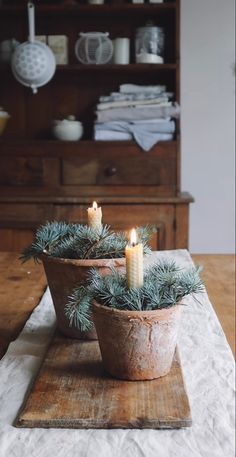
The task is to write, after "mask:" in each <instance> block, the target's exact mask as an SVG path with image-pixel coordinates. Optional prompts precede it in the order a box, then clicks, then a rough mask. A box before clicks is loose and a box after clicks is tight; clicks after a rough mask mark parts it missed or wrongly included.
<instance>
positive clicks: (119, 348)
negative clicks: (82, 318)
mask: <svg viewBox="0 0 236 457" xmlns="http://www.w3.org/2000/svg"><path fill="white" fill-rule="evenodd" d="M181 311H182V306H181V305H179V304H177V305H175V306H173V307H172V308H168V309H161V310H154V311H127V310H125V311H123V310H122V311H121V310H117V309H112V308H108V307H107V306H103V305H100V304H98V303H96V302H94V303H93V319H94V323H95V327H96V330H97V334H98V341H99V346H100V350H101V354H102V361H103V365H104V368H105V369H106V370H107V371H108V372H109V373H110V374H111V375H112V376H114V377H117V378H120V379H128V380H146V379H155V378H159V377H161V376H165V375H166V374H167V373H168V372H169V371H170V368H171V364H172V360H173V356H174V352H175V347H176V342H177V335H178V328H179V323H180V317H181Z"/></svg>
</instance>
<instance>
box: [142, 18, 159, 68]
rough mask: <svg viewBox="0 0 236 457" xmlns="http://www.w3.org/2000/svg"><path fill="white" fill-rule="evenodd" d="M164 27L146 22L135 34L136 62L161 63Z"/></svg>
mask: <svg viewBox="0 0 236 457" xmlns="http://www.w3.org/2000/svg"><path fill="white" fill-rule="evenodd" d="M163 52H164V29H163V28H162V27H156V26H153V25H149V24H147V25H146V26H144V27H139V28H138V29H137V30H136V35H135V60H136V63H163V62H164V59H163Z"/></svg>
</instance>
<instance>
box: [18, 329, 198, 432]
mask: <svg viewBox="0 0 236 457" xmlns="http://www.w3.org/2000/svg"><path fill="white" fill-rule="evenodd" d="M191 423H192V421H191V414H190V407H189V402H188V397H187V393H186V389H185V385H184V380H183V375H182V370H181V364H180V359H179V355H178V352H177V351H176V353H175V357H174V360H173V364H172V368H171V371H170V373H169V374H168V375H167V376H164V377H163V378H159V379H156V380H153V381H121V380H117V379H114V378H112V377H110V376H109V375H108V374H106V373H105V372H104V371H103V366H102V362H101V356H100V351H99V346H98V343H97V341H82V340H81V341H79V340H72V339H67V338H64V337H62V336H60V335H58V334H56V335H55V337H54V339H53V341H52V343H51V345H50V347H49V350H48V353H47V355H46V358H45V360H44V362H43V364H42V366H41V369H40V371H39V374H38V376H37V378H36V380H35V383H34V385H33V387H32V389H31V391H30V392H29V396H28V398H27V400H26V402H25V405H24V407H23V409H22V411H21V413H20V415H19V417H18V419H17V421H16V423H15V425H16V427H32V428H33V427H44V428H48V427H54V428H153V429H159V428H181V427H189V426H191Z"/></svg>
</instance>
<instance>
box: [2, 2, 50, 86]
mask: <svg viewBox="0 0 236 457" xmlns="http://www.w3.org/2000/svg"><path fill="white" fill-rule="evenodd" d="M28 19H29V41H26V42H25V43H22V44H20V45H19V46H17V48H16V49H15V51H14V53H13V55H12V59H11V68H12V72H13V74H14V76H15V78H16V79H17V81H19V82H20V83H21V84H23V85H24V86H27V87H31V89H32V91H33V93H34V94H35V93H36V92H37V88H38V87H41V86H44V85H45V84H47V83H48V81H50V79H51V78H52V77H53V75H54V73H55V69H56V60H55V56H54V54H53V52H52V50H51V49H50V48H49V47H48V46H47V45H46V44H44V43H41V42H40V41H35V31H34V5H33V3H28Z"/></svg>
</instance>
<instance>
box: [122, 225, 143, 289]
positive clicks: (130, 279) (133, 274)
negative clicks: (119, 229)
mask: <svg viewBox="0 0 236 457" xmlns="http://www.w3.org/2000/svg"><path fill="white" fill-rule="evenodd" d="M125 258H126V279H127V284H128V287H129V288H130V289H131V288H133V287H137V288H139V287H142V285H143V245H142V244H141V243H137V235H136V231H135V229H132V230H131V237H130V244H128V245H127V246H126V248H125Z"/></svg>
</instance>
